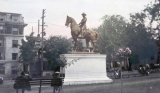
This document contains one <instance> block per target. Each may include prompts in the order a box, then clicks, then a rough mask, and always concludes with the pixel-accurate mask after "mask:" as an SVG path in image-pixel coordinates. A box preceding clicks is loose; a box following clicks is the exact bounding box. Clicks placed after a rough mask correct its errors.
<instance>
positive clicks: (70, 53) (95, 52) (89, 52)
mask: <svg viewBox="0 0 160 93" xmlns="http://www.w3.org/2000/svg"><path fill="white" fill-rule="evenodd" d="M69 54H100V53H98V52H69Z"/></svg>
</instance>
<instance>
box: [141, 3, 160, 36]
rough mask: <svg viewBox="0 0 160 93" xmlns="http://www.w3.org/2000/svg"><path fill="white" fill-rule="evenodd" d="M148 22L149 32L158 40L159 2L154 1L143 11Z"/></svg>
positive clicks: (159, 24) (159, 26)
mask: <svg viewBox="0 0 160 93" xmlns="http://www.w3.org/2000/svg"><path fill="white" fill-rule="evenodd" d="M143 11H144V12H145V14H146V15H147V17H148V19H149V20H150V30H151V31H152V32H153V33H154V38H156V39H158V38H157V37H159V33H157V32H158V31H159V30H160V0H154V1H153V2H151V3H149V4H148V5H147V6H146V8H145V9H144V10H143Z"/></svg>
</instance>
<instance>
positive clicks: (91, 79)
mask: <svg viewBox="0 0 160 93" xmlns="http://www.w3.org/2000/svg"><path fill="white" fill-rule="evenodd" d="M64 56H65V57H66V59H67V64H68V65H66V68H65V79H64V85H77V84H93V83H110V82H112V79H110V78H108V77H107V72H106V55H102V54H94V53H92V54H91V53H87V52H86V54H85V53H81V54H80V53H79V54H78V53H74V54H73V53H72V54H64Z"/></svg>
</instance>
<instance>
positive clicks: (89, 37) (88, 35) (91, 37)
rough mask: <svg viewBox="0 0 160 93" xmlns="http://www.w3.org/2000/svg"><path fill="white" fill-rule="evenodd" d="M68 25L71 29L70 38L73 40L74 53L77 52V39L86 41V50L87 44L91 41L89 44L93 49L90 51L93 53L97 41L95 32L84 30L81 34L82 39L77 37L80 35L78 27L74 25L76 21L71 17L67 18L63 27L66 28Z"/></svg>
mask: <svg viewBox="0 0 160 93" xmlns="http://www.w3.org/2000/svg"><path fill="white" fill-rule="evenodd" d="M69 24H70V28H71V35H72V38H73V40H74V48H75V51H76V50H77V38H79V39H85V40H86V49H88V47H89V42H90V41H91V44H92V46H93V49H92V51H91V52H94V50H95V45H96V43H97V40H98V33H97V32H96V31H93V30H91V29H86V30H85V31H84V32H83V34H84V35H83V37H78V36H79V35H80V27H79V25H78V24H77V23H76V21H75V20H74V19H73V18H72V17H69V16H67V19H66V23H65V25H66V26H67V27H68V25H69ZM86 49H85V50H86Z"/></svg>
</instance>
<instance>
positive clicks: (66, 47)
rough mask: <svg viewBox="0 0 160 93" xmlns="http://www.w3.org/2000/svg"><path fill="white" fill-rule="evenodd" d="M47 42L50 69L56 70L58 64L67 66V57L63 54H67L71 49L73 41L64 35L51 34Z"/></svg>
mask: <svg viewBox="0 0 160 93" xmlns="http://www.w3.org/2000/svg"><path fill="white" fill-rule="evenodd" d="M46 42H47V43H46V45H45V48H44V50H45V51H46V53H45V57H46V58H47V60H48V63H49V69H51V70H56V68H57V67H58V66H65V64H66V58H65V57H64V56H63V55H61V54H66V53H68V52H69V51H70V50H71V42H69V40H68V39H66V38H65V37H62V36H51V37H50V38H49V39H48V40H47V41H46Z"/></svg>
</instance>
